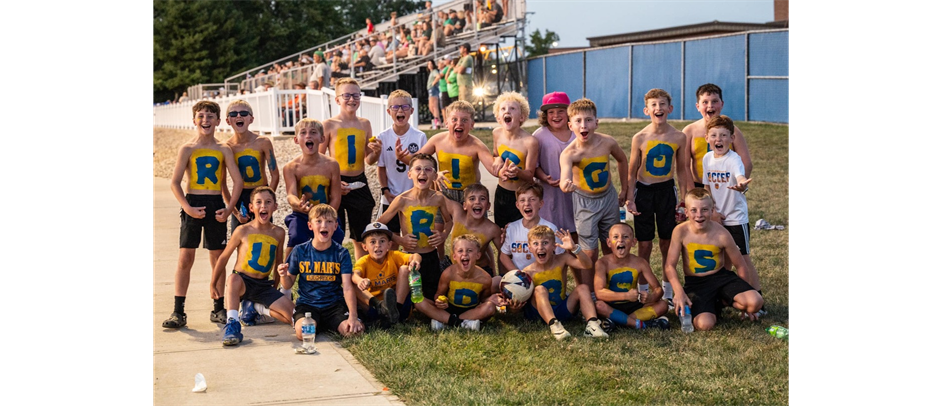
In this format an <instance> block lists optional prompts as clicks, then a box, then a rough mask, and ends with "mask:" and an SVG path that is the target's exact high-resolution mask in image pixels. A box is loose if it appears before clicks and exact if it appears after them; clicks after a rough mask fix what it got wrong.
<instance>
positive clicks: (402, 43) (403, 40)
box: [386, 27, 409, 63]
mask: <svg viewBox="0 0 942 406" xmlns="http://www.w3.org/2000/svg"><path fill="white" fill-rule="evenodd" d="M395 52H396V59H402V58H405V57H407V56H409V34H408V31H406V29H405V27H401V28H400V30H399V41H398V42H397V48H396V51H395ZM392 61H393V51H387V52H386V62H387V63H392Z"/></svg>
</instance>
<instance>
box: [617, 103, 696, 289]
mask: <svg viewBox="0 0 942 406" xmlns="http://www.w3.org/2000/svg"><path fill="white" fill-rule="evenodd" d="M672 111H674V106H673V105H671V96H670V94H668V93H667V92H666V91H664V90H662V89H651V90H649V91H648V92H647V93H646V94H645V95H644V114H646V115H648V116H650V117H651V124H648V125H647V126H645V127H644V128H642V129H641V131H639V132H638V133H637V134H635V135H634V137H632V138H631V168H630V169H629V170H628V198H629V199H631V200H629V201H628V207H627V210H628V211H629V212H631V214H632V215H634V222H635V231H636V232H637V237H638V241H639V242H638V256H639V257H641V258H642V259H644V260H645V261H648V263H650V262H651V251H652V249H653V248H654V245H653V244H654V230H655V224H656V225H657V237H658V240H659V243H658V245H659V246H660V249H661V259H662V261H663V262H662V264H663V263H665V262H666V261H667V249H668V248H669V247H670V244H671V240H670V239H671V232H672V231H673V230H674V227H675V226H676V225H677V220H678V219H677V217H676V216H677V213H678V209H679V208H680V207H682V206H683V203H682V202H678V201H677V200H678V199H677V193H678V192H677V189H675V188H674V177H675V175H676V178H677V182H678V183H679V184H680V193H681V195H683V194H684V193H686V192H687V189H688V187H689V185H687V180H688V179H689V176H690V175H688V174H687V171H688V170H689V169H690V164H689V162H688V159H689V157H690V155H689V153H688V152H687V145H688V144H687V142H686V141H687V137H686V136H684V133H682V132H680V131H677V129H676V128H674V127H673V126H671V125H670V124H669V123H668V122H667V116H668V115H669V114H670V113H671V112H672ZM636 188H637V190H636ZM639 279H640V281H639V282H638V285H639V287H640V289H641V290H642V291H646V290H648V282H647V281H645V280H644V275H641V277H640V278H639ZM672 297H674V291H673V289H671V285H670V283H669V282H668V281H667V280H665V281H664V300H667V301H668V304H669V305H670V304H671V298H672Z"/></svg>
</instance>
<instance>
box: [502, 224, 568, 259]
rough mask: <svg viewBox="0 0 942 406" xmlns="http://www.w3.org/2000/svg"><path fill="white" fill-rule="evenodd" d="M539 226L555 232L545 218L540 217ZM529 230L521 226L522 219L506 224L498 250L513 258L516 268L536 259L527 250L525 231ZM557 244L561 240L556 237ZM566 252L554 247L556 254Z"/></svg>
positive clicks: (527, 243) (553, 227)
mask: <svg viewBox="0 0 942 406" xmlns="http://www.w3.org/2000/svg"><path fill="white" fill-rule="evenodd" d="M539 225H541V226H547V227H549V228H550V229H552V230H553V232H554V233H555V232H556V225H555V224H553V223H550V222H549V221H548V220H546V219H545V218H542V217H540V223H539ZM529 232H530V230H529V229H527V228H525V227H524V226H523V219H520V220H517V221H513V222H510V223H508V224H507V233H506V235H505V236H504V245H501V247H500V252H502V253H504V254H507V255H510V259H511V260H513V262H514V266H515V267H517V269H523V268H526V267H527V265H530V264H532V263H533V262H534V261H536V257H534V256H533V255H531V254H530V250H529V248H528V247H529V245H530V244H529V240H528V239H527V233H529ZM556 243H557V244H562V241H560V240H559V238H557V239H556ZM564 252H566V250H564V249H562V248H559V247H556V255H560V254H562V253H564Z"/></svg>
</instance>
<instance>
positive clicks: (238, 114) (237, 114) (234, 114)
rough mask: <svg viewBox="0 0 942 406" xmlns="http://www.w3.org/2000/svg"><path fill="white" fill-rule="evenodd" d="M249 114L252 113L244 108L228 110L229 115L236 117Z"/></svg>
mask: <svg viewBox="0 0 942 406" xmlns="http://www.w3.org/2000/svg"><path fill="white" fill-rule="evenodd" d="M251 114H252V113H250V112H248V111H246V110H242V111H230V112H229V117H238V116H242V117H248V116H250V115H251Z"/></svg>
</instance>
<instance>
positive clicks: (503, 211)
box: [494, 185, 523, 228]
mask: <svg viewBox="0 0 942 406" xmlns="http://www.w3.org/2000/svg"><path fill="white" fill-rule="evenodd" d="M522 218H523V214H521V213H520V209H518V208H517V193H516V192H514V191H512V190H507V189H504V188H502V187H501V186H500V185H497V190H495V191H494V224H497V226H498V227H500V228H504V226H506V225H507V223H510V222H513V221H517V220H520V219H522Z"/></svg>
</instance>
